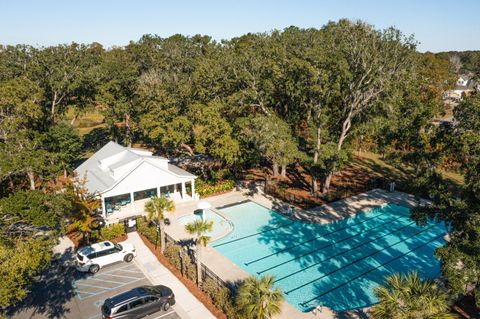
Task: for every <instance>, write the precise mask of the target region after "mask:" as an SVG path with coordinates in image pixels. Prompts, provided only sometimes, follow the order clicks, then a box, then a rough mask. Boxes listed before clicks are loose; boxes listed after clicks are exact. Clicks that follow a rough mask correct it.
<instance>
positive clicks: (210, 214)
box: [177, 209, 233, 241]
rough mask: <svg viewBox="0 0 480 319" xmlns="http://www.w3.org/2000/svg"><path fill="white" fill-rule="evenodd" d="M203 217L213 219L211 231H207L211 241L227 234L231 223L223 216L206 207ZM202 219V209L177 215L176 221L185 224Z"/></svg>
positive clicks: (208, 219) (230, 228)
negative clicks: (189, 213)
mask: <svg viewBox="0 0 480 319" xmlns="http://www.w3.org/2000/svg"><path fill="white" fill-rule="evenodd" d="M204 214H205V215H204V218H205V219H206V220H207V221H213V227H212V231H211V232H209V233H208V234H207V235H208V236H210V237H211V241H213V240H216V239H219V238H221V237H223V236H225V235H227V234H228V233H229V232H230V231H231V230H232V228H233V226H232V224H231V223H230V222H229V221H228V220H227V219H225V218H224V217H223V216H221V215H219V214H217V213H215V212H214V211H211V210H209V209H206V210H205V211H204ZM199 219H202V211H201V210H196V211H195V212H194V213H193V214H191V215H185V216H182V217H179V218H178V219H177V221H178V222H179V223H181V224H182V225H187V224H189V223H191V222H194V221H195V220H199Z"/></svg>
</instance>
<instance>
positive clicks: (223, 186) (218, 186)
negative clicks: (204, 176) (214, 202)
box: [195, 179, 235, 196]
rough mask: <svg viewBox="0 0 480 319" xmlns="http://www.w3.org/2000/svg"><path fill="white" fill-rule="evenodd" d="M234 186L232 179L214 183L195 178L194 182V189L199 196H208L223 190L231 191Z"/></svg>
mask: <svg viewBox="0 0 480 319" xmlns="http://www.w3.org/2000/svg"><path fill="white" fill-rule="evenodd" d="M234 188H235V181H234V180H232V179H227V180H223V181H218V182H216V183H211V182H205V181H203V180H201V179H197V180H196V183H195V191H196V192H197V193H198V194H199V195H200V196H208V195H212V194H218V193H223V192H227V191H231V190H232V189H234Z"/></svg>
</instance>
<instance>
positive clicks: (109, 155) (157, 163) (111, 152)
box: [75, 142, 198, 223]
mask: <svg viewBox="0 0 480 319" xmlns="http://www.w3.org/2000/svg"><path fill="white" fill-rule="evenodd" d="M75 172H76V173H77V175H78V177H79V178H80V179H83V178H85V179H86V181H85V187H86V188H87V190H88V192H89V193H90V194H95V195H97V196H98V197H99V198H100V199H101V201H102V212H103V215H104V217H106V220H107V223H110V222H113V221H116V220H119V219H124V218H128V217H130V216H133V215H139V214H142V213H144V206H145V202H146V201H148V200H149V199H150V197H152V196H161V195H164V196H168V197H170V198H171V199H172V200H174V201H175V202H182V201H191V200H195V199H197V198H198V195H197V194H196V193H195V178H196V176H195V175H193V174H191V173H189V172H187V171H185V170H183V169H181V168H179V167H177V166H174V165H171V164H169V162H168V159H167V158H164V157H159V156H153V155H152V152H150V151H148V150H145V149H140V148H129V147H124V146H121V145H119V144H117V143H114V142H109V143H108V144H106V145H105V146H103V147H102V148H101V149H100V150H99V151H98V152H96V153H95V154H93V155H92V157H90V158H89V159H88V160H86V161H85V162H83V163H82V164H81V165H80V166H79V167H77V169H76V170H75ZM187 185H188V188H189V190H190V194H188V193H187Z"/></svg>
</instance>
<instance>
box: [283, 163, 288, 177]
mask: <svg viewBox="0 0 480 319" xmlns="http://www.w3.org/2000/svg"><path fill="white" fill-rule="evenodd" d="M282 177H287V165H285V164H284V165H282Z"/></svg>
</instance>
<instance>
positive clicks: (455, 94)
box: [443, 74, 478, 101]
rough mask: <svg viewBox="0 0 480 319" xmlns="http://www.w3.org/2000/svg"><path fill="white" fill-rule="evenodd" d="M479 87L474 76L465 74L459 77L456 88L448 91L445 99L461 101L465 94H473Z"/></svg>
mask: <svg viewBox="0 0 480 319" xmlns="http://www.w3.org/2000/svg"><path fill="white" fill-rule="evenodd" d="M477 88H478V85H477V84H476V83H475V81H474V80H473V79H472V76H471V75H469V74H463V75H460V77H459V78H458V80H457V83H456V86H455V89H453V90H448V91H446V92H445V93H444V95H443V97H444V99H450V100H453V101H460V100H461V99H462V98H464V97H465V96H468V95H470V94H472V93H473V92H474V91H475V90H476V89H477Z"/></svg>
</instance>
